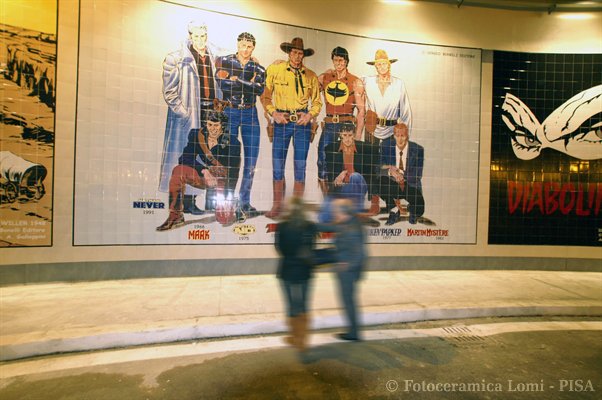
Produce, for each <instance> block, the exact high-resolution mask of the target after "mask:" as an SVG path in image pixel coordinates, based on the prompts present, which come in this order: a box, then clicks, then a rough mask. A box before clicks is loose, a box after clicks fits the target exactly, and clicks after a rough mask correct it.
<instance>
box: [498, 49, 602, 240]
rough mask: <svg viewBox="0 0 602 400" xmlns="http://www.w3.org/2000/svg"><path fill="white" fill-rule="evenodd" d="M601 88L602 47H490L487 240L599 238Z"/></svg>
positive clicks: (601, 237)
mask: <svg viewBox="0 0 602 400" xmlns="http://www.w3.org/2000/svg"><path fill="white" fill-rule="evenodd" d="M601 93H602V55H601V54H532V53H515V52H501V51H496V52H494V64H493V114H492V118H493V120H492V141H491V143H492V144H491V192H490V214H489V243H490V244H515V245H521V244H525V245H567V246H600V245H601V244H602V231H601V230H602V215H601V212H600V208H601V203H602V134H601V129H602V128H601V126H600V124H601V119H602V97H601Z"/></svg>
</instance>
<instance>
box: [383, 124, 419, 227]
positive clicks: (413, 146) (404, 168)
mask: <svg viewBox="0 0 602 400" xmlns="http://www.w3.org/2000/svg"><path fill="white" fill-rule="evenodd" d="M393 136H394V138H395V144H396V145H395V146H394V147H390V148H383V153H381V177H380V184H379V192H380V193H379V194H380V196H381V198H382V199H383V200H385V202H386V203H387V209H388V210H389V217H388V218H387V222H385V225H393V224H394V223H396V222H397V221H399V217H400V210H399V208H400V206H399V200H401V199H404V200H406V201H407V202H408V211H409V212H410V217H409V221H410V224H415V223H416V222H418V218H419V217H421V216H422V215H423V214H424V197H423V196H422V169H423V166H424V148H423V147H422V146H420V145H419V144H417V143H414V142H411V141H410V140H409V135H408V128H407V126H405V125H404V124H397V125H395V127H394V133H393ZM395 207H397V211H393V209H394V208H395Z"/></svg>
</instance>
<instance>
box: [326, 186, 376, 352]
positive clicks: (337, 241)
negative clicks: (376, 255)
mask: <svg viewBox="0 0 602 400" xmlns="http://www.w3.org/2000/svg"><path fill="white" fill-rule="evenodd" d="M332 212H333V219H334V223H332V224H319V225H318V229H319V230H320V231H331V232H335V236H334V246H335V253H336V264H335V271H336V274H337V281H338V283H339V293H340V296H341V302H342V303H343V306H344V307H345V315H346V318H347V322H348V329H347V332H345V333H340V334H338V335H337V337H338V338H339V339H342V340H350V341H360V340H361V337H360V334H359V328H358V312H357V300H356V291H357V282H358V281H359V280H360V279H361V278H362V272H363V270H364V266H365V263H366V258H367V251H366V243H365V239H366V238H365V233H364V230H363V227H362V224H361V222H360V219H359V218H358V216H357V214H356V212H355V208H354V205H353V203H352V201H351V200H349V199H345V198H343V199H336V200H334V201H333V204H332Z"/></svg>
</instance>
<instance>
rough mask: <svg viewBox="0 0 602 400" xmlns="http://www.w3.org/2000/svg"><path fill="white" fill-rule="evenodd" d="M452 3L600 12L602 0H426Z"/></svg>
mask: <svg viewBox="0 0 602 400" xmlns="http://www.w3.org/2000/svg"><path fill="white" fill-rule="evenodd" d="M426 1H430V2H432V3H445V4H453V5H456V6H457V7H485V8H496V9H503V10H516V11H536V12H547V13H554V12H602V1H600V0H598V1H546V0H531V1H513V0H426Z"/></svg>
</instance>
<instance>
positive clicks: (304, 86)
mask: <svg viewBox="0 0 602 400" xmlns="http://www.w3.org/2000/svg"><path fill="white" fill-rule="evenodd" d="M280 48H281V49H282V51H284V52H285V53H287V54H288V61H287V62H274V63H273V64H272V65H270V66H269V67H268V69H267V71H266V82H265V91H264V92H263V95H262V96H261V103H262V104H263V107H264V109H265V110H266V113H267V114H268V115H270V116H271V117H272V119H273V121H274V131H273V138H272V168H273V180H274V200H273V205H272V209H271V210H270V211H269V212H268V213H266V216H267V217H269V218H275V217H278V216H279V215H280V213H281V212H282V202H283V199H284V166H285V164H286V156H287V152H288V147H289V144H290V141H291V138H292V139H293V149H294V160H295V163H294V172H295V185H294V188H293V195H294V196H297V197H303V192H304V191H305V167H306V163H307V153H308V151H309V143H310V141H311V136H312V134H311V125H312V119H314V118H315V117H316V116H317V115H318V114H319V113H320V109H321V108H322V100H321V98H320V83H319V82H318V76H317V75H316V74H315V72H313V71H312V70H310V69H309V68H306V67H305V66H304V65H303V58H304V57H309V56H311V55H313V54H314V50H313V49H305V48H304V47H303V39H301V38H294V39H293V40H292V42H291V43H287V42H284V43H282V44H280Z"/></svg>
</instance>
